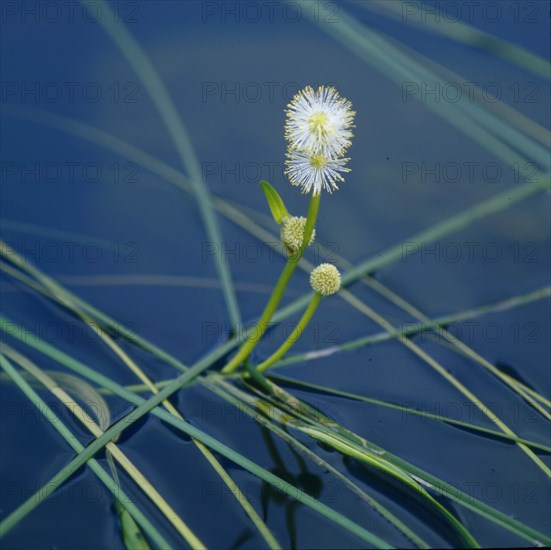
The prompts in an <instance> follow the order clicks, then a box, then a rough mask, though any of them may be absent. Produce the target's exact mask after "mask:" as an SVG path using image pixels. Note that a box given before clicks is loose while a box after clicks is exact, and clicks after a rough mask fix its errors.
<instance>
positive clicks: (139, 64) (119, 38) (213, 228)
mask: <svg viewBox="0 0 551 550" xmlns="http://www.w3.org/2000/svg"><path fill="white" fill-rule="evenodd" d="M81 1H82V2H83V3H85V1H84V0H81ZM100 3H101V9H102V10H103V13H104V15H103V16H102V17H101V18H100V19H99V23H100V24H101V25H102V26H103V28H104V29H105V31H106V32H107V34H108V35H109V36H110V37H111V38H112V40H113V42H115V44H116V45H117V46H118V48H119V49H120V51H121V53H122V54H123V55H124V57H125V58H126V59H127V61H128V62H129V63H130V65H131V66H132V68H133V69H134V71H136V74H137V75H138V76H139V77H140V79H141V81H142V83H143V86H144V88H145V89H146V90H147V91H148V93H149V95H150V96H151V98H152V99H153V103H154V105H155V107H156V109H157V111H158V113H159V115H160V117H161V119H162V121H163V123H164V124H165V126H166V128H167V130H168V132H169V134H170V137H171V138H172V140H173V142H174V145H175V147H176V150H177V152H178V155H179V156H180V160H181V161H182V164H183V165H184V166H185V167H186V169H187V171H188V173H189V175H190V180H191V184H192V186H193V189H194V192H195V195H196V197H197V201H198V204H199V209H200V212H201V217H202V219H203V222H204V224H205V228H206V232H207V235H208V238H209V239H210V240H211V241H212V242H213V243H218V244H220V243H221V241H222V238H221V233H220V228H219V226H218V221H217V219H216V216H215V215H214V213H213V209H212V201H211V197H210V193H209V190H208V189H207V187H206V186H205V185H203V183H202V177H201V168H200V165H199V161H198V160H197V157H196V155H195V151H194V149H193V145H192V142H191V139H190V137H189V134H188V132H187V130H186V128H185V126H184V123H183V122H182V119H181V117H180V113H179V112H178V110H177V109H176V106H175V105H174V102H173V101H172V98H171V97H170V94H169V93H168V90H167V89H166V87H165V85H164V83H163V81H162V79H161V77H160V76H159V73H158V72H157V69H156V68H155V66H154V65H153V63H152V62H151V61H150V59H149V57H148V56H147V54H146V53H145V51H144V50H143V48H142V47H141V46H140V44H139V43H138V41H137V40H136V39H135V38H134V36H133V35H132V34H131V33H130V31H129V30H128V29H127V28H126V26H125V24H124V23H123V21H122V20H121V19H120V18H118V17H116V15H115V13H114V12H113V10H112V9H111V7H110V6H109V4H108V3H107V2H106V1H105V0H100ZM215 265H216V270H217V272H218V275H219V276H220V280H221V282H222V289H223V292H224V298H225V300H226V305H227V307H228V311H229V314H230V319H231V323H232V325H234V326H239V325H240V324H241V314H240V313H239V305H238V303H237V298H236V296H235V292H234V289H233V283H232V279H231V274H230V271H229V269H228V264H227V263H225V262H224V261H223V260H222V258H221V256H220V255H216V257H215Z"/></svg>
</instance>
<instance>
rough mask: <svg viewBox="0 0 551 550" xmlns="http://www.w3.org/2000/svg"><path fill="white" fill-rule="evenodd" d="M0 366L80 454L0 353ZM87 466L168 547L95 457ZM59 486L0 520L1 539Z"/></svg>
mask: <svg viewBox="0 0 551 550" xmlns="http://www.w3.org/2000/svg"><path fill="white" fill-rule="evenodd" d="M0 367H1V368H2V369H3V370H4V371H5V372H6V373H7V374H8V376H10V378H11V379H12V380H13V381H14V382H15V384H16V385H17V386H18V387H19V389H20V390H21V391H22V392H23V393H24V394H25V395H26V396H27V397H28V398H29V401H30V402H31V403H32V404H33V405H34V406H35V407H36V408H37V409H38V411H40V413H41V414H43V415H44V417H45V418H46V420H47V421H49V422H50V424H51V425H52V426H53V427H54V428H55V429H56V430H57V431H58V433H59V434H60V435H61V436H62V437H63V438H64V439H65V440H66V441H67V443H69V445H70V446H71V447H72V448H73V449H74V450H75V452H77V453H80V452H82V451H83V450H84V445H82V443H80V441H79V440H78V439H77V438H76V437H75V435H74V434H73V433H72V432H71V431H70V430H69V429H68V428H67V427H66V426H65V424H64V423H63V422H62V421H61V419H60V418H59V417H58V416H57V415H56V414H55V413H54V411H53V410H52V409H51V408H50V407H49V406H48V405H47V404H46V403H45V402H44V400H43V399H42V398H41V397H40V396H39V395H38V394H37V393H36V392H35V391H34V390H33V389H32V388H31V386H30V385H29V383H28V382H27V381H26V380H25V379H24V378H23V377H22V376H21V374H20V373H19V372H17V370H16V369H15V368H14V367H13V366H12V365H11V364H10V362H9V361H8V360H7V359H6V358H5V356H4V355H2V354H0ZM88 465H89V466H90V469H91V470H92V471H93V472H94V473H95V474H96V476H97V477H98V478H99V479H100V480H101V482H102V483H103V484H104V485H105V487H107V489H108V490H109V491H110V492H111V493H112V494H113V496H114V497H115V499H117V500H118V502H120V503H121V505H122V506H123V507H124V508H125V509H126V510H127V511H128V513H129V514H130V515H131V516H132V517H133V518H134V520H135V521H136V522H137V523H138V525H139V526H140V527H141V528H142V529H143V531H144V532H145V533H146V534H147V536H148V537H149V538H150V539H151V541H152V542H154V543H155V544H156V545H157V547H158V548H162V549H165V548H170V545H169V544H168V542H167V541H166V540H165V538H164V537H163V536H162V535H161V534H160V533H159V532H158V531H157V529H156V528H155V526H154V525H153V524H152V523H151V522H150V521H149V519H147V517H146V516H145V515H144V514H143V513H142V512H141V511H140V510H139V509H138V508H137V507H136V505H135V504H134V503H133V502H132V500H131V499H130V497H129V496H127V495H126V493H125V492H124V491H123V490H122V489H121V488H120V487H119V485H118V484H117V482H116V481H115V480H114V479H113V478H112V477H111V476H110V475H109V474H108V473H107V472H106V471H105V470H104V469H103V468H102V467H101V466H100V464H99V462H98V461H97V460H95V459H94V458H92V459H90V461H89V462H88ZM57 487H58V486H55V487H54V486H52V487H47V493H46V492H44V493H40V494H39V495H38V496H37V498H35V499H28V500H27V501H26V502H25V503H24V504H23V505H22V506H20V507H19V508H18V509H17V510H16V511H15V512H14V513H12V514H10V515H9V516H7V517H6V518H5V519H4V520H3V521H2V522H1V523H0V538H1V537H3V536H4V535H6V533H7V532H8V531H10V529H12V528H13V527H14V526H15V525H17V524H18V523H19V522H20V521H21V520H22V519H23V518H24V517H25V516H26V515H27V514H29V513H30V512H31V511H32V510H33V509H34V508H35V507H36V506H37V505H38V504H40V502H42V501H44V500H45V499H46V498H47V497H48V496H49V495H50V494H51V493H53V492H54V490H55V489H57Z"/></svg>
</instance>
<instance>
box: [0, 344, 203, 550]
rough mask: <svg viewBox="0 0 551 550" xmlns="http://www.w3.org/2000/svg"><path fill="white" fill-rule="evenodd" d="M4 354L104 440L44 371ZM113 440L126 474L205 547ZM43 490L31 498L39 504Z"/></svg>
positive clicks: (192, 542)
mask: <svg viewBox="0 0 551 550" xmlns="http://www.w3.org/2000/svg"><path fill="white" fill-rule="evenodd" d="M3 348H4V349H3V353H4V354H5V355H7V356H8V357H10V358H11V359H12V360H13V361H16V362H17V363H18V364H19V365H20V366H21V367H22V368H23V369H25V370H26V371H27V372H28V373H30V374H31V375H32V376H34V377H35V378H36V379H37V380H39V381H40V382H41V383H42V384H44V386H45V387H46V388H47V389H48V390H49V391H50V392H51V393H52V394H53V395H54V396H55V397H56V398H57V399H59V400H60V401H61V403H62V404H63V405H65V406H66V407H67V408H68V409H69V411H70V412H71V413H72V414H73V415H74V416H75V417H76V418H77V419H78V420H80V421H81V422H82V423H83V424H84V426H85V427H86V428H87V429H88V430H89V431H90V432H91V433H92V435H93V436H95V437H96V438H99V437H102V436H103V435H104V433H105V432H103V431H102V430H101V428H100V427H99V426H98V424H96V423H95V422H94V420H93V419H92V418H91V417H90V416H89V415H88V414H87V413H86V411H84V409H83V408H82V407H81V406H80V405H79V404H78V403H77V402H76V401H75V400H74V399H73V398H72V397H71V396H70V395H69V394H68V393H67V392H66V391H65V390H63V389H62V388H61V387H60V386H59V385H58V384H57V382H55V381H54V380H53V379H52V378H50V377H49V376H48V375H47V374H46V373H45V372H44V371H42V370H41V369H40V368H38V367H37V366H36V365H35V364H34V363H32V362H31V361H29V360H28V359H27V358H26V357H24V356H22V355H21V354H20V353H18V352H17V351H15V350H12V349H11V348H10V347H9V346H7V345H5V344H4V346H3ZM113 439H114V438H112V439H111V440H108V441H107V442H106V444H105V447H106V451H108V452H109V453H110V454H111V456H112V457H113V458H114V459H115V460H116V461H117V462H118V463H119V464H120V465H121V466H122V468H123V469H124V470H125V471H126V473H127V474H128V475H129V476H130V477H131V478H132V479H133V480H134V482H135V483H136V485H137V486H138V487H139V488H140V489H141V490H142V491H143V492H144V493H145V494H146V495H147V496H148V497H149V499H150V500H151V501H152V502H153V503H154V504H155V506H156V507H157V508H158V509H159V511H160V512H161V513H162V514H163V515H164V516H165V518H166V519H167V520H168V521H169V522H170V523H171V524H172V525H173V526H174V528H175V529H176V530H177V531H178V533H179V534H180V535H181V536H182V538H183V539H184V540H185V541H186V542H187V543H188V544H189V546H191V548H196V549H200V548H204V547H205V546H204V544H203V543H202V542H201V541H200V540H199V538H198V537H197V535H195V533H194V532H193V531H192V530H191V529H190V528H189V527H188V526H187V525H186V523H185V522H184V521H183V520H182V519H181V518H180V516H178V514H177V513H176V512H175V511H174V510H173V509H172V507H171V506H170V505H169V504H168V502H167V501H166V500H165V499H164V498H163V497H162V496H161V494H160V493H159V492H158V491H157V489H155V487H153V485H152V484H151V483H150V482H149V480H148V479H147V478H146V477H145V476H144V475H143V474H142V473H141V472H140V471H139V470H138V469H137V468H136V466H135V465H134V464H133V463H132V462H131V461H130V459H129V458H128V457H127V456H126V455H125V454H124V453H123V452H122V451H121V450H120V448H119V447H117V446H116V445H115V444H114V443H113ZM41 490H42V489H40V490H39V491H38V492H37V493H35V495H33V497H31V499H32V498H34V499H36V500H37V501H40V498H41V493H40V491H41Z"/></svg>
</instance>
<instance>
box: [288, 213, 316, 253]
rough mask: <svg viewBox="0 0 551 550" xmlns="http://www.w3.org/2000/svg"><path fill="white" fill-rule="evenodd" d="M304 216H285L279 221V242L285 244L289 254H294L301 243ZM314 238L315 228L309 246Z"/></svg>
mask: <svg viewBox="0 0 551 550" xmlns="http://www.w3.org/2000/svg"><path fill="white" fill-rule="evenodd" d="M305 227H306V218H304V217H303V216H285V217H284V218H283V220H282V222H281V242H282V243H283V244H284V245H285V248H286V249H287V252H289V254H295V253H296V252H298V249H299V248H300V246H301V245H302V240H303V239H304V228H305ZM315 238H316V230H315V229H314V230H313V231H312V236H311V237H310V242H309V243H308V246H310V245H311V244H312V243H313V242H314V239H315Z"/></svg>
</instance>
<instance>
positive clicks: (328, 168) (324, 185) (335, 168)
mask: <svg viewBox="0 0 551 550" xmlns="http://www.w3.org/2000/svg"><path fill="white" fill-rule="evenodd" d="M349 160H350V159H347V158H337V157H331V156H328V155H324V154H323V153H314V154H309V153H306V152H304V151H299V150H297V149H293V148H291V147H290V148H289V149H288V151H287V158H286V159H285V174H286V175H287V177H288V178H289V181H290V182H291V183H292V184H293V185H298V186H300V187H301V191H302V192H303V193H310V192H313V194H314V195H319V194H320V193H321V190H322V189H325V190H326V191H327V192H328V193H332V192H333V191H334V190H337V189H338V188H339V187H338V185H337V182H341V181H344V178H343V177H342V175H341V172H350V168H347V167H346V163H347V162H348V161H349Z"/></svg>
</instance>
